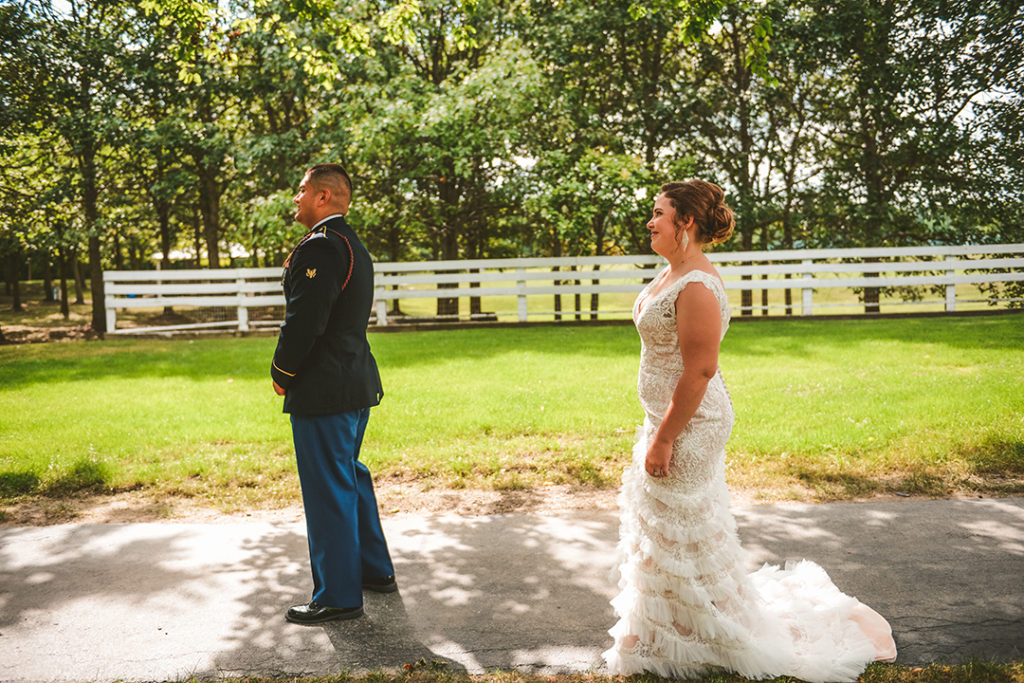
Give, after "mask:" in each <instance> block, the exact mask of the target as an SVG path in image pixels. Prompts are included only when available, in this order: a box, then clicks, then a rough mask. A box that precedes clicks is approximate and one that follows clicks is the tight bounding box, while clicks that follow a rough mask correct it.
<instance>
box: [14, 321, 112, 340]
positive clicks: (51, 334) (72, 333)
mask: <svg viewBox="0 0 1024 683" xmlns="http://www.w3.org/2000/svg"><path fill="white" fill-rule="evenodd" d="M3 333H4V343H5V344H40V343H43V342H67V341H82V340H85V339H99V335H98V334H97V333H96V331H95V330H94V329H92V326H91V325H73V326H65V327H38V326H30V325H4V326H3Z"/></svg>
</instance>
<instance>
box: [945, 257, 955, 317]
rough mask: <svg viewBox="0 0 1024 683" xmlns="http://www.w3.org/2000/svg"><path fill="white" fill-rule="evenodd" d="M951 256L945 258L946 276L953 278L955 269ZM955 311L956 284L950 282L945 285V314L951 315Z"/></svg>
mask: <svg viewBox="0 0 1024 683" xmlns="http://www.w3.org/2000/svg"><path fill="white" fill-rule="evenodd" d="M953 260H954V259H953V255H952V254H949V255H947V256H946V275H948V276H949V277H951V278H952V277H953V276H954V275H956V269H955V268H954V267H953V265H952V262H953ZM955 310H956V283H955V282H951V283H949V284H947V285H946V312H947V313H952V312H953V311H955Z"/></svg>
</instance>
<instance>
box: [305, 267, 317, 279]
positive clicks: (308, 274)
mask: <svg viewBox="0 0 1024 683" xmlns="http://www.w3.org/2000/svg"><path fill="white" fill-rule="evenodd" d="M306 277H308V278H309V279H310V280H312V279H313V278H315V277H316V268H306Z"/></svg>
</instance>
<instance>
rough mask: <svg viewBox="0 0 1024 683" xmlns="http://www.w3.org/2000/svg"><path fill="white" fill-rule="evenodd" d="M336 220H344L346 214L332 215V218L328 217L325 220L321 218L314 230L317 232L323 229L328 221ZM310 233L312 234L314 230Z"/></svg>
mask: <svg viewBox="0 0 1024 683" xmlns="http://www.w3.org/2000/svg"><path fill="white" fill-rule="evenodd" d="M334 218H342V219H343V218H345V214H343V213H332V214H331V215H330V216H327V217H325V218H321V219H320V220H319V221H317V224H316V225H314V226H313V230H317V229H319V228H321V227H322V226H323V225H324V223H326V222H327V221H329V220H332V219H334ZM310 232H312V230H311V231H310Z"/></svg>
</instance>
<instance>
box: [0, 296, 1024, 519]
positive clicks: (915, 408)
mask: <svg viewBox="0 0 1024 683" xmlns="http://www.w3.org/2000/svg"><path fill="white" fill-rule="evenodd" d="M371 341H372V344H373V347H374V351H375V354H376V356H377V358H378V361H379V364H380V367H381V372H382V375H383V380H384V386H385V398H384V401H383V403H382V404H381V405H380V406H379V407H378V408H376V409H374V411H373V416H372V418H371V420H370V427H369V430H368V432H367V436H366V442H365V446H364V459H365V460H366V462H367V463H368V464H369V465H370V466H371V468H372V469H373V470H374V472H375V474H376V475H377V477H378V479H379V480H381V481H383V482H387V481H389V480H400V481H410V480H412V481H417V482H419V483H420V484H421V485H422V486H424V487H442V488H453V487H454V488H459V487H472V488H497V489H512V490H514V489H523V488H531V487H536V486H540V485H543V484H572V485H586V486H614V485H616V484H617V481H618V478H619V475H620V473H621V470H622V467H623V466H624V464H625V463H626V461H627V459H628V457H629V453H630V446H631V443H632V439H633V434H634V431H635V428H636V425H637V424H638V423H639V422H640V421H641V420H642V413H641V411H640V408H639V406H638V404H637V401H636V396H635V375H636V369H637V363H638V351H639V339H638V337H637V335H636V332H635V331H634V330H633V329H632V328H631V327H629V326H612V327H607V326H605V327H586V326H560V327H530V328H504V329H479V328H476V329H466V330H449V331H431V332H403V333H398V334H386V333H378V334H373V335H372V336H371ZM274 343H275V340H274V339H273V338H270V337H256V338H239V339H234V338H207V339H199V340H191V341H190V340H142V339H123V338H122V339H108V340H107V341H102V342H77V343H68V344H35V345H21V346H7V347H0V424H2V429H0V496H2V497H3V498H4V499H6V500H14V499H19V498H24V497H25V496H38V495H47V496H63V495H68V494H70V493H73V492H75V491H83V490H92V491H101V492H102V491H111V490H126V489H134V488H144V489H151V490H153V491H154V492H158V493H161V494H166V495H179V496H191V497H199V498H202V499H207V500H209V501H212V502H216V503H217V504H219V505H223V506H230V507H238V506H246V505H262V506H277V505H282V504H287V503H291V502H294V501H296V500H297V498H298V487H297V484H296V481H295V475H294V468H295V466H294V461H293V454H292V449H291V436H290V428H289V423H288V419H287V416H285V415H283V414H281V412H280V405H281V404H280V399H279V398H278V397H277V396H275V395H274V394H273V392H272V390H271V387H270V379H269V373H268V367H269V362H270V357H271V354H272V352H273V348H274ZM1021 349H1024V319H1022V317H1021V316H1018V315H1007V316H998V317H984V318H956V317H953V318H939V319H935V318H929V319H904V320H848V321H837V320H829V321H822V320H817V321H815V320H811V321H804V320H775V321H762V322H757V323H750V324H741V323H735V324H734V325H733V326H732V328H731V329H730V331H729V334H728V336H727V337H726V341H725V344H724V346H723V350H722V357H721V365H722V369H723V373H724V375H725V378H726V382H727V383H728V385H729V388H730V391H731V394H732V398H733V402H734V405H735V409H736V414H737V421H736V426H735V428H734V430H733V436H732V439H731V441H730V444H729V448H728V462H729V470H730V472H729V477H730V482H731V484H732V485H733V486H735V487H738V488H740V489H744V490H746V491H748V492H750V493H751V495H752V496H753V497H754V498H759V499H762V500H778V499H782V498H796V499H801V500H831V499H847V498H852V497H857V496H868V495H872V494H876V493H886V492H890V493H891V492H900V493H907V494H925V495H947V494H949V493H950V492H953V493H960V492H986V493H1020V492H1024V384H1022V382H1021V380H1020V378H1021V377H1022V376H1024V352H1022V350H1021Z"/></svg>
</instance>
